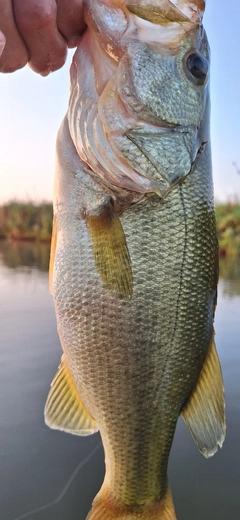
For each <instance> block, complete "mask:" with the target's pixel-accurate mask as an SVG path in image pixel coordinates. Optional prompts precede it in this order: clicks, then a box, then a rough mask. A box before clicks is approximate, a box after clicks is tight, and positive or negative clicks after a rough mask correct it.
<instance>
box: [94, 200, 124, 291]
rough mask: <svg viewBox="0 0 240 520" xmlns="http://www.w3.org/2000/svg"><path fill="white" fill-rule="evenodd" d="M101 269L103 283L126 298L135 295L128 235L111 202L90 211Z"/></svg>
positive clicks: (95, 254)
mask: <svg viewBox="0 0 240 520" xmlns="http://www.w3.org/2000/svg"><path fill="white" fill-rule="evenodd" d="M86 220H87V224H88V229H89V232H90V235H91V239H92V247H93V254H94V259H95V264H96V268H97V271H98V273H99V275H100V277H101V280H102V282H103V284H104V285H105V286H106V287H107V288H108V289H110V290H113V291H116V292H118V293H119V294H120V295H121V296H122V297H123V298H124V299H125V300H129V299H130V298H131V296H132V269H131V261H130V257H129V252H128V248H127V243H126V238H125V235H124V231H123V228H122V224H121V222H120V219H119V217H118V216H117V214H116V213H115V211H114V209H113V207H112V204H111V202H108V203H107V204H106V205H105V206H104V207H102V208H100V210H99V211H96V210H95V212H91V211H87V212H86Z"/></svg>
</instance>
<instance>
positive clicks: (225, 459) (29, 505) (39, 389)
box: [0, 242, 240, 520]
mask: <svg viewBox="0 0 240 520" xmlns="http://www.w3.org/2000/svg"><path fill="white" fill-rule="evenodd" d="M48 255H49V251H48V246H46V245H41V246H36V245H33V244H13V245H11V244H9V243H6V242H0V330H1V333H0V349H1V363H0V517H1V519H2V520H23V519H25V518H28V519H30V520H55V519H56V520H85V517H86V514H87V512H88V511H89V509H90V505H91V501H92V499H93V497H94V496H95V494H96V492H97V491H98V489H99V488H100V485H101V481H102V479H103V474H104V465H103V452H102V448H101V445H100V439H99V436H98V435H94V436H91V437H88V438H79V437H75V436H71V435H69V434H65V433H62V432H57V431H53V430H50V429H49V428H47V427H46V426H45V424H44V421H43V408H44V404H45V400H46V396H47V393H48V389H49V385H50V382H51V380H52V377H53V375H54V374H55V372H56V369H57V365H58V363H59V360H60V356H61V348H60V344H59V340H58V336H57V332H56V322H55V316H54V310H53V303H52V299H51V297H50V295H49V293H48V275H47V268H48ZM221 273H222V278H221V280H220V284H219V301H218V309H217V316H216V334H217V338H216V340H217V346H218V352H219V356H220V359H221V364H222V369H223V375H224V380H225V389H226V405H227V439H226V441H225V444H224V448H223V450H221V451H220V452H218V453H217V454H216V455H215V457H213V458H212V459H210V460H205V459H204V458H203V457H202V456H201V455H200V454H199V452H198V450H197V448H196V446H195V445H194V443H193V441H192V439H191V437H190V435H189V433H188V431H187V429H186V427H185V425H184V423H183V422H182V421H181V419H180V420H179V424H178V427H177V432H176V436H175V440H174V445H173V448H172V452H171V459H170V465H169V478H170V483H171V488H172V493H173V497H174V502H175V506H176V511H177V516H178V520H203V519H204V520H236V519H237V518H239V511H240V377H239V367H240V348H239V343H240V339H239V338H240V266H239V264H237V262H235V263H234V262H233V263H226V262H223V263H222V265H221Z"/></svg>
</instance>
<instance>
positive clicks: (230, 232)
mask: <svg viewBox="0 0 240 520" xmlns="http://www.w3.org/2000/svg"><path fill="white" fill-rule="evenodd" d="M52 216H53V208H52V203H50V202H43V203H41V204H35V203H33V202H18V201H12V202H9V203H7V204H4V205H2V206H0V239H11V240H21V241H38V242H50V240H51V233H52ZM216 221H217V233H218V240H219V256H220V258H225V257H227V258H236V257H240V204H236V203H226V204H222V203H221V204H219V203H217V204H216Z"/></svg>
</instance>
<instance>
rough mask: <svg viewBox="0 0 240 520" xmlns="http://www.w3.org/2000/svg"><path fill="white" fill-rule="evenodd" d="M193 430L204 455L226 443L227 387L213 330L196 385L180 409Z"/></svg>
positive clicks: (210, 454) (209, 455) (191, 431)
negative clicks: (225, 397) (225, 387)
mask: <svg viewBox="0 0 240 520" xmlns="http://www.w3.org/2000/svg"><path fill="white" fill-rule="evenodd" d="M181 416H182V418H183V419H184V421H185V423H186V425H187V427H188V428H189V430H190V433H191V435H192V437H193V439H194V441H195V443H196V445H197V447H198V449H199V450H200V452H201V453H202V454H203V455H204V457H211V456H212V455H214V453H216V451H217V449H218V446H220V448H221V447H222V445H223V441H224V439H225V434H226V423H225V402H224V387H223V379H222V372H221V367H220V362H219V359H218V354H217V351H216V347H215V343H214V333H213V335H212V339H211V342H210V345H209V349H208V354H207V357H206V360H205V363H204V366H203V368H202V371H201V373H200V376H199V378H198V381H197V384H196V387H195V388H194V390H193V392H192V394H191V396H190V397H189V399H188V401H187V403H186V404H185V406H184V408H183V409H182V411H181Z"/></svg>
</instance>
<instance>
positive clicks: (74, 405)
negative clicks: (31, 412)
mask: <svg viewBox="0 0 240 520" xmlns="http://www.w3.org/2000/svg"><path fill="white" fill-rule="evenodd" d="M44 416H45V422H46V424H47V425H48V426H50V428H53V429H55V430H64V431H66V432H69V433H73V434H75V435H90V434H92V433H95V432H96V431H98V427H97V423H96V422H95V421H94V419H93V418H92V417H91V416H90V415H89V413H88V412H87V410H86V408H85V406H84V404H83V403H82V401H81V398H80V396H79V394H78V392H77V390H76V387H75V384H74V381H73V379H72V376H71V374H70V372H69V370H68V368H67V366H66V363H65V360H64V356H63V357H62V359H61V363H60V365H59V368H58V371H57V373H56V375H55V377H54V379H53V381H52V384H51V389H50V392H49V394H48V398H47V402H46V405H45V410H44Z"/></svg>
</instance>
